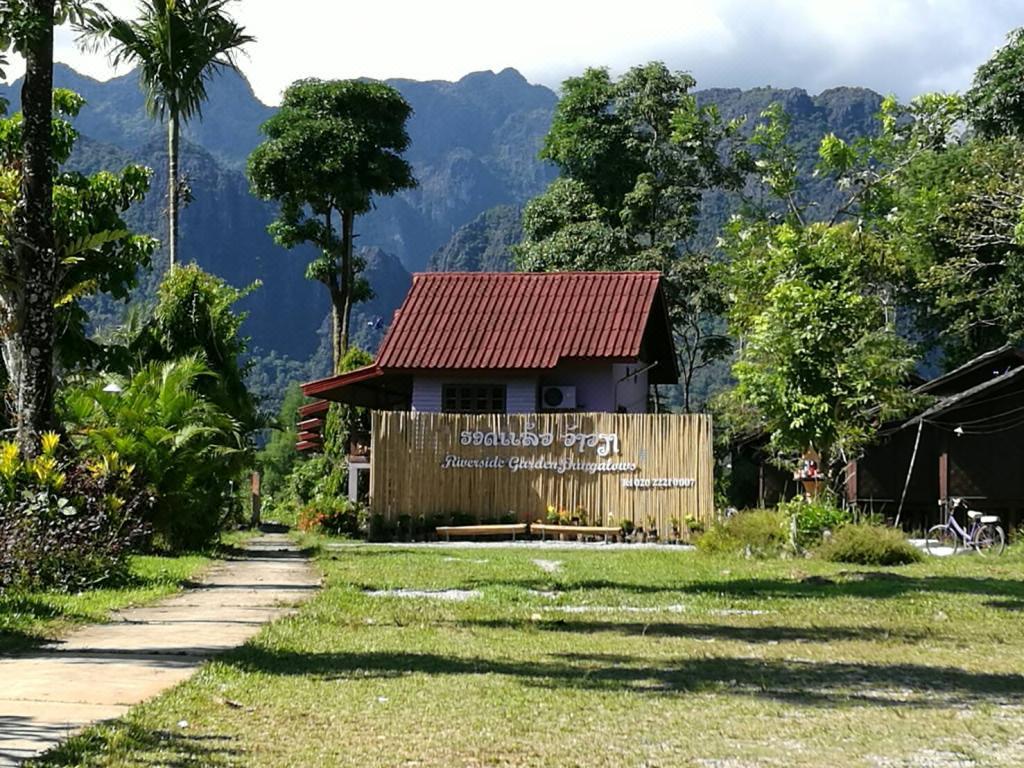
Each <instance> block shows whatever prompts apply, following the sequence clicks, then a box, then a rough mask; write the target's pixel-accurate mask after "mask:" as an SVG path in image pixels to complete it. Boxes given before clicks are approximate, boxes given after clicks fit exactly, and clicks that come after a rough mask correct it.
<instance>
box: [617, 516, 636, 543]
mask: <svg viewBox="0 0 1024 768" xmlns="http://www.w3.org/2000/svg"><path fill="white" fill-rule="evenodd" d="M632 534H633V521H632V520H630V519H629V518H626V517H624V518H622V519H621V520H620V521H619V538H620V539H622V540H623V541H629V537H630V536H631V535H632Z"/></svg>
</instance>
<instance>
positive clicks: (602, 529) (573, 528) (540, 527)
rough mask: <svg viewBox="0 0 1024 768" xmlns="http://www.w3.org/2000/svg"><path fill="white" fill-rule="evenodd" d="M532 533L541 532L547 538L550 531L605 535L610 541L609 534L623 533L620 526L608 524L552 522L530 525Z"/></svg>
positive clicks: (617, 534)
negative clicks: (559, 523)
mask: <svg viewBox="0 0 1024 768" xmlns="http://www.w3.org/2000/svg"><path fill="white" fill-rule="evenodd" d="M530 531H531V533H539V534H540V537H541V538H542V539H546V538H547V535H548V534H549V533H551V534H558V535H559V536H564V535H566V534H569V535H573V536H577V537H579V536H603V537H604V540H605V541H608V537H609V536H619V535H621V534H622V530H621V529H620V528H617V527H615V528H613V527H611V526H607V525H554V524H550V523H534V524H533V525H532V526H530Z"/></svg>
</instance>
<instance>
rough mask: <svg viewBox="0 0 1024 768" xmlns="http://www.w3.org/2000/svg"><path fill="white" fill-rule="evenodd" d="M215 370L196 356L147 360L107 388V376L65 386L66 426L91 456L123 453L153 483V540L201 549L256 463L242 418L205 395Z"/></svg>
mask: <svg viewBox="0 0 1024 768" xmlns="http://www.w3.org/2000/svg"><path fill="white" fill-rule="evenodd" d="M211 377H214V373H213V372H212V371H211V370H210V369H209V368H208V367H207V365H206V364H205V363H204V362H203V361H202V360H201V359H199V358H198V357H196V356H190V357H184V358H182V359H180V360H176V361H173V362H168V363H150V364H148V365H146V366H145V367H143V368H140V369H139V370H137V371H136V372H135V374H134V375H133V376H132V378H131V379H130V380H126V381H125V382H124V388H123V391H122V392H121V393H120V394H118V393H116V392H110V391H107V390H106V389H105V388H104V381H103V380H102V379H96V380H94V381H93V382H92V383H91V384H90V385H89V386H86V387H83V388H73V389H67V390H65V391H64V393H63V394H64V398H63V410H64V419H65V425H66V429H67V432H68V433H69V435H70V436H71V439H72V441H73V443H74V445H75V447H76V448H77V449H78V450H79V451H80V453H81V455H82V456H83V457H85V458H87V459H91V460H100V459H102V457H104V456H110V455H114V454H116V455H118V456H120V457H121V459H122V460H123V461H124V462H125V463H126V464H129V465H132V466H134V467H135V470H136V471H137V472H138V473H139V475H140V476H141V478H142V480H143V481H144V482H145V483H146V484H147V485H149V486H151V487H152V488H153V490H154V491H155V493H154V497H155V500H156V502H155V504H154V505H153V506H152V508H151V512H150V513H149V514H148V516H147V519H146V522H147V523H149V524H150V525H151V526H152V529H153V539H154V540H153V543H154V544H155V545H157V546H159V547H163V548H167V549H171V550H188V549H200V548H202V547H204V546H206V545H208V544H209V543H210V542H212V541H213V540H214V539H215V538H216V536H217V532H218V530H219V529H220V528H221V526H222V525H223V523H224V522H225V520H226V518H227V517H228V516H229V515H231V516H235V515H237V513H238V510H237V505H236V504H235V497H234V494H233V488H234V487H235V486H236V485H237V484H238V482H240V481H241V480H242V478H243V474H244V472H245V470H246V469H247V468H248V467H249V466H250V464H251V453H250V451H249V446H248V444H247V443H246V437H245V435H244V434H243V431H242V428H241V425H240V424H239V422H238V421H236V420H235V419H234V418H232V417H231V415H230V414H228V413H226V412H225V411H224V410H222V409H221V408H219V407H218V406H217V405H216V404H215V403H213V402H211V401H210V400H207V399H206V398H205V397H204V396H203V395H202V393H201V391H200V390H201V385H202V383H203V382H204V381H206V380H207V379H209V378H211Z"/></svg>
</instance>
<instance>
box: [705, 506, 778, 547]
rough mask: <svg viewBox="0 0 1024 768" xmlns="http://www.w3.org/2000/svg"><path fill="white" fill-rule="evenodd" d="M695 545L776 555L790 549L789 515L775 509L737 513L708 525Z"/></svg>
mask: <svg viewBox="0 0 1024 768" xmlns="http://www.w3.org/2000/svg"><path fill="white" fill-rule="evenodd" d="M697 548H698V549H699V550H700V551H702V552H708V553H723V552H728V553H743V554H749V555H751V556H753V557H778V556H779V555H781V554H783V553H785V552H786V551H787V550H789V549H790V548H791V547H790V543H789V516H788V515H786V514H784V513H782V512H779V511H778V510H774V509H755V510H750V511H747V512H740V513H738V514H736V515H733V516H732V517H728V518H725V519H724V520H720V521H718V522H716V523H715V524H714V525H712V526H711V527H710V528H708V530H707V531H705V532H704V534H703V535H701V537H700V538H699V539H697Z"/></svg>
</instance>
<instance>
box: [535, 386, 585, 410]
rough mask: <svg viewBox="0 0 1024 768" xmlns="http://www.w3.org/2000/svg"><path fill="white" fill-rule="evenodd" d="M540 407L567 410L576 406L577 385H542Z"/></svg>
mask: <svg viewBox="0 0 1024 768" xmlns="http://www.w3.org/2000/svg"><path fill="white" fill-rule="evenodd" d="M540 407H541V408H543V409H544V410H546V411H565V410H570V409H573V408H575V407H576V387H542V388H541V391H540Z"/></svg>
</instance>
